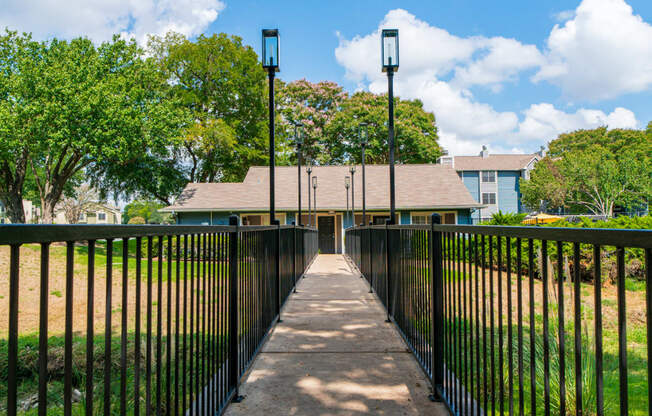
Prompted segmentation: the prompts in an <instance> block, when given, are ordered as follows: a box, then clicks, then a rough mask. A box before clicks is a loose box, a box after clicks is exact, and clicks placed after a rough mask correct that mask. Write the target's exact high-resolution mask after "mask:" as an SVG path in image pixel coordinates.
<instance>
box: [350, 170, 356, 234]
mask: <svg viewBox="0 0 652 416" xmlns="http://www.w3.org/2000/svg"><path fill="white" fill-rule="evenodd" d="M349 172H351V221H353V226H354V227H355V165H351V167H350V168H349Z"/></svg>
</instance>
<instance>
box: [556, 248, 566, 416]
mask: <svg viewBox="0 0 652 416" xmlns="http://www.w3.org/2000/svg"><path fill="white" fill-rule="evenodd" d="M557 298H558V305H557V315H558V319H559V321H558V323H557V334H558V335H557V336H558V339H559V350H558V354H559V411H560V413H561V414H563V415H564V414H566V336H565V330H564V307H565V302H564V250H563V243H562V242H561V241H557Z"/></svg>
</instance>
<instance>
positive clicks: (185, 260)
mask: <svg viewBox="0 0 652 416" xmlns="http://www.w3.org/2000/svg"><path fill="white" fill-rule="evenodd" d="M187 316H188V235H187V234H186V235H184V236H183V348H182V356H181V374H182V381H183V382H182V384H181V412H182V414H186V411H187V410H188V406H187V398H188V395H187V394H186V390H187V389H186V386H187V385H188V371H187V368H186V355H187V351H188V349H187V341H186V339H187V336H188V326H187V323H186V318H187Z"/></svg>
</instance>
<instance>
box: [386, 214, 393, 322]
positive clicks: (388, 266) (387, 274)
mask: <svg viewBox="0 0 652 416" xmlns="http://www.w3.org/2000/svg"><path fill="white" fill-rule="evenodd" d="M391 223H392V220H391V219H387V220H385V306H386V309H387V319H386V320H385V322H392V319H391V317H390V306H389V299H390V296H389V288H390V284H389V274H390V271H391V270H392V267H391V264H390V257H391V254H392V253H391V252H390V250H389V225H390V224H391Z"/></svg>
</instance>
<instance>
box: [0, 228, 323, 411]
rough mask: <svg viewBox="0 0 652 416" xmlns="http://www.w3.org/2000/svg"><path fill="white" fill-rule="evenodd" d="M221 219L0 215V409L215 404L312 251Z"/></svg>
mask: <svg viewBox="0 0 652 416" xmlns="http://www.w3.org/2000/svg"><path fill="white" fill-rule="evenodd" d="M231 224H232V225H229V226H181V225H177V226H131V225H124V226H99V225H98V226H93V225H90V226H75V225H67V226H57V225H7V226H0V295H1V296H0V310H2V312H3V313H6V314H7V318H8V319H7V318H5V319H3V320H2V321H3V325H0V350H1V351H0V352H1V354H2V356H1V357H0V385H1V386H2V387H0V396H5V397H4V400H2V404H0V413H5V414H8V415H11V416H12V415H16V414H19V413H26V412H29V411H32V412H33V410H31V409H38V414H39V415H45V414H49V413H51V412H60V411H61V410H63V414H64V415H70V414H72V413H73V411H74V413H75V414H86V415H92V414H107V415H108V414H122V415H124V414H134V415H139V414H147V415H149V414H157V415H161V414H165V415H171V414H174V415H180V414H202V415H208V414H220V413H221V412H223V410H224V409H225V407H226V405H227V404H228V403H229V402H230V401H231V400H234V399H238V397H239V396H238V385H239V382H240V379H241V377H242V375H243V374H244V372H245V371H246V370H247V369H248V367H249V365H250V364H251V363H252V361H253V358H254V357H255V355H256V354H257V352H258V350H259V348H260V346H261V345H262V343H263V342H264V340H265V337H266V335H267V333H268V331H269V329H270V328H271V326H272V325H273V324H274V323H275V322H276V320H277V319H278V318H279V314H280V310H281V307H282V306H283V303H284V302H285V300H286V299H287V297H288V296H289V294H290V292H291V291H292V289H293V288H294V286H295V285H296V283H297V280H299V279H300V278H301V277H302V275H303V273H304V272H305V270H306V269H307V267H308V266H309V264H310V262H311V261H312V259H313V257H314V256H315V255H316V253H317V233H316V230H314V229H311V228H305V227H295V226H279V225H272V226H258V227H256V226H246V227H242V226H238V225H237V218H234V217H232V219H231ZM236 329H237V330H236ZM236 334H237V335H236ZM5 406H6V407H5ZM3 407H5V408H4V409H2V408H3ZM57 409H60V410H57Z"/></svg>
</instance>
